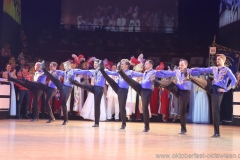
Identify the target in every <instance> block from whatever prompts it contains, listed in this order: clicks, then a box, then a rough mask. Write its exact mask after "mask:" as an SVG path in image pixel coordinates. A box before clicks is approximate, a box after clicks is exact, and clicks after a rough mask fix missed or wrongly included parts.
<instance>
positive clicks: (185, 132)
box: [178, 131, 187, 135]
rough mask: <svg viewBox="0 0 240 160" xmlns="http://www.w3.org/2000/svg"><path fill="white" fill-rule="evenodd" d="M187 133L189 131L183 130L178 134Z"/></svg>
mask: <svg viewBox="0 0 240 160" xmlns="http://www.w3.org/2000/svg"><path fill="white" fill-rule="evenodd" d="M186 133H187V131H181V132H179V133H178V134H181V135H185V134H186Z"/></svg>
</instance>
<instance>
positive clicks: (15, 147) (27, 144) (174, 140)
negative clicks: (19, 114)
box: [0, 119, 240, 160]
mask: <svg viewBox="0 0 240 160" xmlns="http://www.w3.org/2000/svg"><path fill="white" fill-rule="evenodd" d="M45 122H46V120H40V121H38V122H30V121H28V120H15V119H12V120H11V119H10V120H0V129H1V131H0V159H1V160H5V159H6V160H9V159H10V160H12V159H14V160H22V159H34V160H35V159H42V160H43V159H47V160H53V159H56V160H60V159H69V160H71V159H78V160H79V159H122V160H124V159H136V160H137V159H145V160H150V159H173V158H174V159H183V158H184V157H185V158H188V159H190V158H192V159H199V158H201V157H202V158H205V159H216V158H217V159H224V158H226V157H227V156H233V157H234V156H236V158H240V127H238V126H221V128H220V130H221V138H211V137H210V136H211V135H212V134H213V126H212V125H201V124H187V129H188V132H187V134H186V135H178V134H177V133H178V132H179V131H180V125H179V124H176V123H151V124H150V131H149V132H148V133H143V132H142V130H143V123H137V122H129V123H127V127H126V129H125V130H120V129H119V128H120V126H121V123H120V122H100V127H99V128H92V127H91V126H92V124H93V122H92V121H69V123H68V124H67V125H66V126H62V125H61V123H62V121H60V120H57V121H55V122H54V123H51V124H46V123H45ZM186 156H187V157H186ZM191 156H192V157H191ZM219 156H221V157H219ZM228 159H229V158H228Z"/></svg>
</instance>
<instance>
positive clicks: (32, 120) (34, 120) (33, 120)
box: [30, 119, 38, 122]
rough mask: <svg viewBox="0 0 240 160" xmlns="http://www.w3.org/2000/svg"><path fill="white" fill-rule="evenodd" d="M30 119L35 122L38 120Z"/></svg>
mask: <svg viewBox="0 0 240 160" xmlns="http://www.w3.org/2000/svg"><path fill="white" fill-rule="evenodd" d="M30 121H31V122H36V121H38V119H31V120H30Z"/></svg>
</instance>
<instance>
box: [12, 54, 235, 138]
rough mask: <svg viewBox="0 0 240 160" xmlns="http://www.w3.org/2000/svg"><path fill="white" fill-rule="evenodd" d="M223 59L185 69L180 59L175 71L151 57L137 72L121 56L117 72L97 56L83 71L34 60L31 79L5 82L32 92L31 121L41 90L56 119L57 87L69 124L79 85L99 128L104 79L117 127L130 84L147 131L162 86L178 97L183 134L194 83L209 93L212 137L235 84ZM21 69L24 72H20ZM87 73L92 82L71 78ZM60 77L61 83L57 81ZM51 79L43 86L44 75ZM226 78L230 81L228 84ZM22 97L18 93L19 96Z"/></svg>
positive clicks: (181, 131) (184, 64)
mask: <svg viewBox="0 0 240 160" xmlns="http://www.w3.org/2000/svg"><path fill="white" fill-rule="evenodd" d="M225 61H226V56H225V55H223V54H219V55H217V59H216V64H217V66H213V67H208V68H191V69H188V68H187V67H188V62H187V60H185V59H181V60H180V62H179V69H175V70H174V71H166V70H155V69H153V66H154V63H153V61H152V60H146V61H145V63H144V70H145V71H144V72H143V73H142V72H136V71H133V70H130V69H129V67H130V61H129V60H128V59H122V60H121V62H119V63H118V64H117V70H116V71H109V70H108V69H105V68H104V66H103V63H102V61H101V60H99V59H95V60H94V65H93V66H94V69H89V70H82V69H72V68H71V63H70V62H69V61H66V62H64V63H63V67H64V71H62V70H57V66H58V65H57V63H56V62H51V63H50V65H49V69H50V70H49V71H48V70H47V69H46V68H45V62H44V61H42V62H41V63H40V62H37V63H36V64H35V70H36V72H35V75H34V78H33V81H31V79H29V78H28V76H27V75H25V74H26V73H23V76H22V79H21V80H19V79H16V77H13V76H11V75H10V74H8V81H12V82H15V83H17V84H19V85H21V86H22V87H25V88H27V89H29V90H30V91H32V93H33V95H34V99H33V108H32V113H33V119H32V121H37V120H38V119H39V117H38V116H39V113H38V107H37V102H38V100H39V98H40V97H41V95H42V93H43V92H45V93H46V96H47V98H46V102H45V105H46V106H47V111H48V113H49V115H50V118H49V120H48V123H51V122H52V121H54V120H55V118H54V116H53V113H52V110H51V106H50V103H49V101H51V99H52V98H53V97H54V96H55V95H56V92H57V90H59V91H60V92H61V94H62V110H63V117H64V121H63V123H62V125H66V124H67V123H68V113H67V101H68V98H69V96H70V94H71V92H72V89H73V86H78V87H80V88H82V89H84V90H87V91H88V92H90V93H93V95H94V117H95V118H94V125H93V126H92V127H99V119H100V104H101V99H102V95H103V90H104V86H105V81H107V83H108V84H109V86H111V88H112V89H113V91H114V92H115V93H116V94H117V97H118V102H119V110H120V115H121V121H122V124H121V127H120V129H125V128H126V109H125V106H126V100H127V95H128V89H129V87H131V88H132V89H134V90H135V91H136V92H137V93H138V94H139V96H140V97H141V105H142V110H143V121H144V129H143V132H148V131H149V130H150V125H149V109H148V106H149V103H150V98H151V95H152V92H153V90H154V87H162V88H165V89H167V90H168V91H169V92H171V93H172V94H173V95H174V96H175V97H177V98H178V105H179V114H180V126H181V129H180V132H179V134H181V135H185V134H186V133H187V128H186V115H187V113H186V109H187V105H188V103H189V99H190V91H191V86H192V85H191V82H193V83H195V84H196V85H197V86H199V87H200V88H202V89H203V90H205V91H206V92H208V93H209V94H210V95H211V99H212V100H211V102H212V117H213V126H214V134H213V135H212V137H214V138H215V137H220V130H219V124H220V118H219V117H220V104H221V101H222V97H223V93H224V92H227V91H228V90H229V89H231V88H234V87H235V85H236V82H237V80H236V78H235V76H234V74H233V73H232V71H231V70H230V69H229V68H228V67H226V66H224V63H225ZM23 72H24V71H23ZM203 73H211V74H213V77H214V81H213V83H211V82H208V81H206V80H204V79H202V78H198V77H196V76H198V75H201V74H203ZM79 74H80V75H87V76H93V77H94V84H93V85H91V84H86V83H81V82H78V81H76V80H74V77H75V75H79ZM110 75H113V76H117V77H118V80H117V81H115V80H114V79H112V78H111V77H110ZM61 76H63V79H64V81H63V83H61V81H60V80H59V79H60V77H61ZM47 77H48V78H49V79H50V81H49V83H48V84H47V85H46V84H45V82H46V78H47ZM134 77H140V78H141V81H140V82H137V81H136V79H135V80H134ZM170 77H175V79H176V82H175V83H174V82H173V81H162V80H158V79H159V78H170ZM229 79H230V80H231V84H230V85H229V86H227V84H228V81H229ZM20 97H21V96H20Z"/></svg>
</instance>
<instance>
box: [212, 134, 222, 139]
mask: <svg viewBox="0 0 240 160" xmlns="http://www.w3.org/2000/svg"><path fill="white" fill-rule="evenodd" d="M219 137H220V134H214V135H212V138H219Z"/></svg>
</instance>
